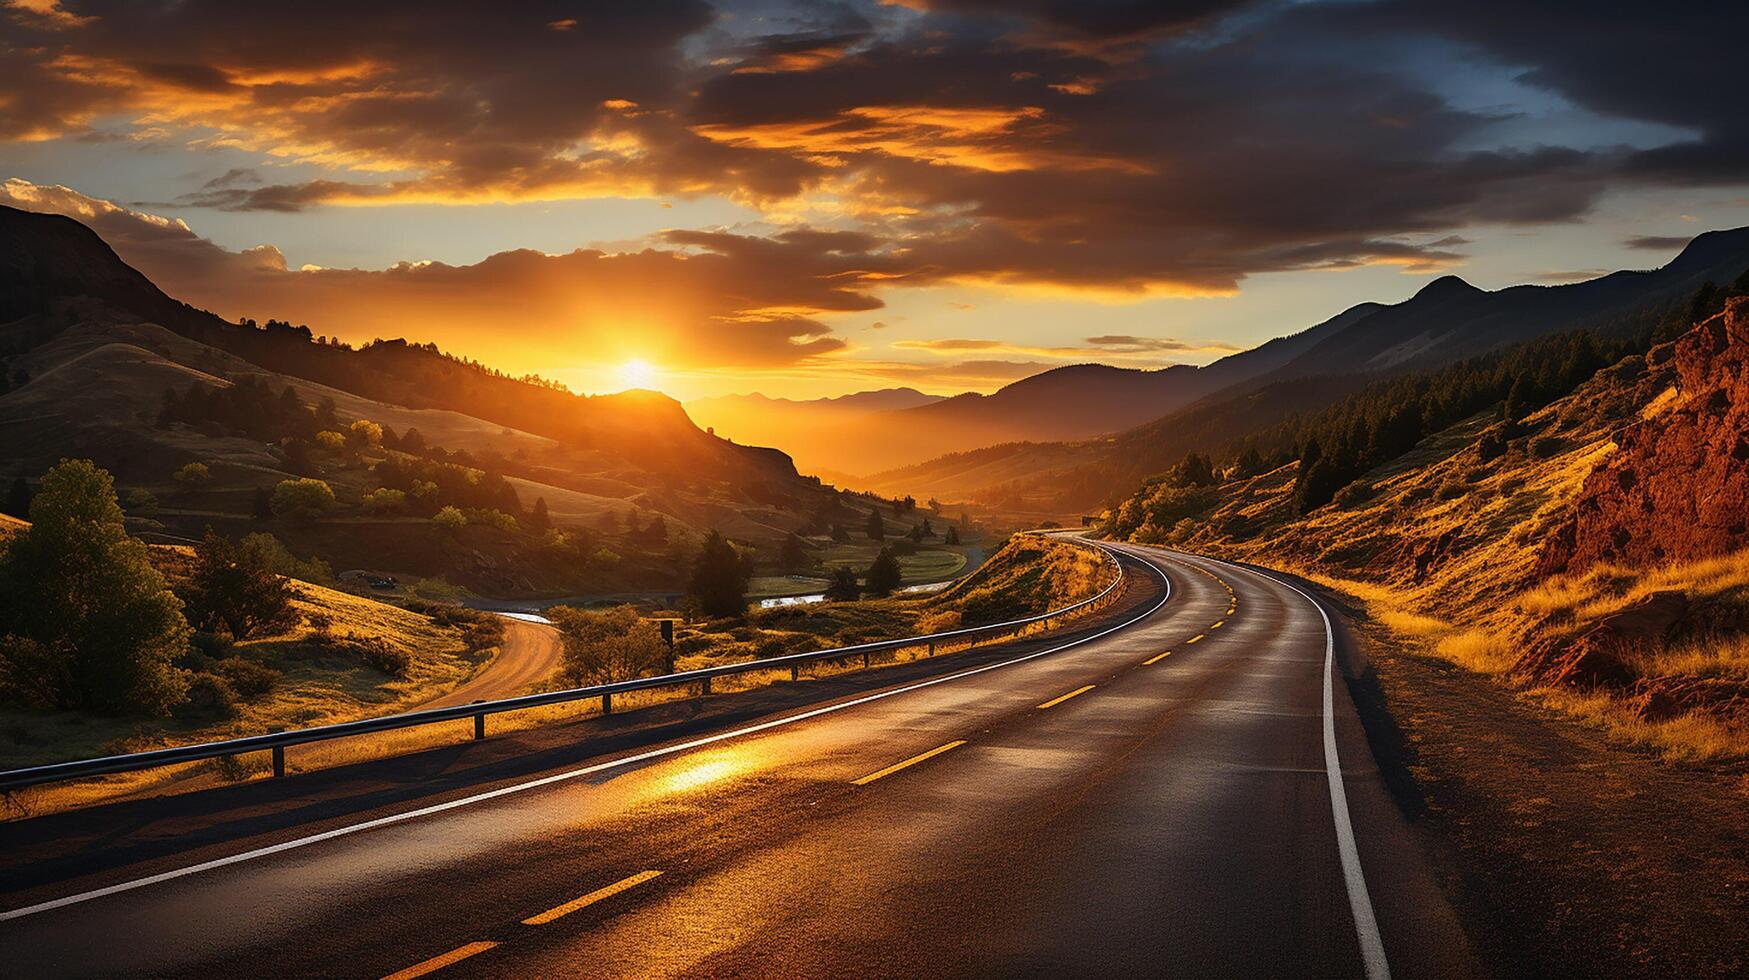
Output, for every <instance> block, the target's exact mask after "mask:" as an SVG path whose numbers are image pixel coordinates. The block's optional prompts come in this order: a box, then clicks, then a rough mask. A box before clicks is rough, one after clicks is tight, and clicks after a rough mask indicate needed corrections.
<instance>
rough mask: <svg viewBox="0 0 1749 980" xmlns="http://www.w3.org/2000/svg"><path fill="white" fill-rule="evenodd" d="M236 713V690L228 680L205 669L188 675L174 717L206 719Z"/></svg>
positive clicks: (230, 715)
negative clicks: (184, 689) (186, 683)
mask: <svg viewBox="0 0 1749 980" xmlns="http://www.w3.org/2000/svg"><path fill="white" fill-rule="evenodd" d="M236 715H237V692H236V690H235V689H234V688H232V687H231V682H230V681H228V680H226V679H225V678H223V677H221V676H219V675H218V674H209V673H206V672H205V671H196V672H193V673H190V674H189V675H188V689H187V693H186V694H185V695H184V697H183V699H182V701H181V703H179V704H178V705H176V717H178V718H181V719H183V720H185V721H206V720H210V719H217V718H234V717H236Z"/></svg>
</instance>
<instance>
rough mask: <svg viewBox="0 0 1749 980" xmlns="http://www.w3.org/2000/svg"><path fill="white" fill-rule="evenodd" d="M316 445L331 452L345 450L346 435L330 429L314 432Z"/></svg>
mask: <svg viewBox="0 0 1749 980" xmlns="http://www.w3.org/2000/svg"><path fill="white" fill-rule="evenodd" d="M316 445H318V446H320V447H322V448H323V449H325V450H327V451H328V452H331V453H339V452H344V451H345V450H346V436H344V435H342V434H341V433H338V432H334V431H332V430H327V431H323V432H318V433H316Z"/></svg>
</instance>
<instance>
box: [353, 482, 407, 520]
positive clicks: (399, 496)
mask: <svg viewBox="0 0 1749 980" xmlns="http://www.w3.org/2000/svg"><path fill="white" fill-rule="evenodd" d="M362 502H363V504H364V509H365V510H368V511H370V512H371V513H373V514H388V513H393V512H395V511H399V510H401V509H403V508H405V507H406V506H407V493H406V491H404V490H396V489H394V488H393V487H377V488H376V489H375V490H368V491H366V492H365V495H364V498H363V500H362Z"/></svg>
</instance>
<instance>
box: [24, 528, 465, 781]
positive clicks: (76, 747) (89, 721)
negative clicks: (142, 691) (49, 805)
mask: <svg viewBox="0 0 1749 980" xmlns="http://www.w3.org/2000/svg"><path fill="white" fill-rule="evenodd" d="M154 560H155V562H156V563H157V564H159V565H160V566H161V567H163V568H165V569H166V571H167V574H168V575H169V576H170V577H171V578H172V579H175V578H177V577H178V576H179V575H180V574H181V571H180V567H179V566H181V565H183V564H185V563H186V561H187V556H186V554H185V553H181V552H180V551H179V549H170V548H157V549H154ZM292 584H293V588H294V596H293V599H292V605H293V609H294V611H295V614H296V616H295V621H294V622H293V624H292V625H290V626H288V627H287V628H285V629H283V630H281V631H279V632H277V633H273V634H271V635H266V636H259V637H254V638H251V639H248V640H244V641H241V642H238V643H236V644H234V645H232V644H229V643H225V644H217V645H211V644H209V645H206V646H205V647H204V649H201V648H197V649H196V650H195V651H192V652H191V653H190V655H189V657H188V658H187V660H186V664H185V666H186V667H187V668H188V669H193V670H198V671H200V672H202V673H207V674H212V675H216V676H220V677H224V678H227V680H228V681H229V682H230V683H231V686H232V689H233V691H234V692H235V694H236V700H235V703H234V704H231V705H229V706H228V707H221V706H218V705H214V704H213V703H211V701H210V699H203V697H202V696H201V694H200V693H199V692H197V694H196V696H195V698H194V699H193V700H192V701H191V702H190V703H189V704H188V705H186V706H184V708H182V709H179V711H178V714H177V715H176V716H174V717H167V718H138V717H131V718H130V717H104V716H99V715H93V714H89V713H85V712H77V711H63V712H43V711H29V710H23V709H17V708H0V746H3V755H4V758H5V760H6V763H5V764H6V766H7V767H9V768H10V767H13V766H29V765H40V764H44V763H49V762H58V761H62V760H66V759H78V758H88V757H92V756H98V755H107V754H114V753H120V752H139V751H144V750H147V749H152V748H160V747H163V746H168V745H182V744H187V743H190V742H206V741H213V740H217V739H225V738H235V737H240V736H243V735H255V734H261V733H264V732H269V731H273V730H275V729H279V728H299V727H308V726H311V725H322V724H329V723H333V722H340V721H347V720H351V719H354V718H364V717H369V716H372V715H381V714H389V713H393V712H395V711H401V710H407V709H410V708H413V707H415V706H417V705H419V704H421V703H423V702H425V701H428V700H430V699H431V698H433V697H436V696H437V695H439V694H441V693H443V692H445V691H447V690H449V689H450V688H452V687H454V686H455V685H457V684H459V683H461V682H462V681H464V680H466V679H467V678H468V677H469V676H470V675H472V674H473V673H474V672H475V671H477V670H478V669H479V668H480V667H481V666H483V665H484V664H486V663H487V662H489V661H490V660H491V659H492V658H493V657H494V656H496V655H497V652H498V649H497V642H498V630H497V629H496V627H494V626H493V625H492V624H491V623H489V622H485V621H482V620H479V619H477V618H476V617H474V616H470V615H467V614H465V613H462V612H459V611H457V610H453V609H450V608H448V607H433V608H432V609H430V611H429V612H420V611H413V610H410V609H405V608H401V607H398V606H391V605H387V604H384V603H380V602H375V601H373V600H371V599H367V598H363V597H361V596H356V595H351V594H349V593H345V592H339V591H336V590H334V589H329V588H324V587H322V586H319V585H312V584H310V583H308V582H293V583H292ZM263 764H264V763H263V760H262V759H257V758H253V757H251V758H250V759H248V760H245V761H244V762H242V763H230V762H225V761H224V760H219V761H216V762H212V763H198V764H194V765H192V766H184V767H179V768H176V769H172V770H154V771H150V772H145V773H124V774H118V775H115V776H110V777H104V778H103V779H101V780H96V781H87V782H81V783H79V784H76V785H72V786H67V787H58V788H55V789H53V790H52V795H53V797H54V805H55V806H57V807H58V806H64V805H76V804H78V803H80V802H88V801H94V800H97V799H107V798H112V797H115V796H119V795H125V794H127V793H130V792H134V791H136V790H140V789H144V788H146V787H149V786H155V785H159V784H162V783H166V782H186V781H190V780H203V781H210V780H212V779H219V780H223V779H234V778H240V777H242V776H244V775H247V774H248V773H250V772H254V771H256V770H259V768H260V767H261V766H262V765H263ZM49 792H51V791H39V792H35V793H27V794H26V799H25V800H24V802H25V803H26V804H27V805H34V804H35V803H36V802H38V801H37V800H36V797H40V796H43V794H44V793H49Z"/></svg>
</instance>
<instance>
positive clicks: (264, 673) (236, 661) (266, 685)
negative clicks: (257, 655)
mask: <svg viewBox="0 0 1749 980" xmlns="http://www.w3.org/2000/svg"><path fill="white" fill-rule="evenodd" d="M213 672H214V673H216V674H217V675H219V676H220V677H223V678H224V679H225V680H226V681H228V682H229V683H230V685H231V689H232V690H233V691H235V692H236V693H237V697H238V698H240V699H242V700H244V701H259V700H261V699H262V698H264V697H266V696H267V695H269V694H271V693H273V689H274V687H276V686H277V685H278V684H279V681H280V678H282V677H284V676H285V675H284V674H282V673H280V672H279V671H277V670H274V669H273V668H272V667H269V666H267V665H266V664H261V663H256V662H255V661H253V660H245V659H243V658H242V657H232V658H231V659H229V660H222V661H219V663H218V664H217V665H216V666H215V667H214V668H213Z"/></svg>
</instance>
